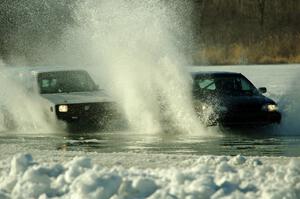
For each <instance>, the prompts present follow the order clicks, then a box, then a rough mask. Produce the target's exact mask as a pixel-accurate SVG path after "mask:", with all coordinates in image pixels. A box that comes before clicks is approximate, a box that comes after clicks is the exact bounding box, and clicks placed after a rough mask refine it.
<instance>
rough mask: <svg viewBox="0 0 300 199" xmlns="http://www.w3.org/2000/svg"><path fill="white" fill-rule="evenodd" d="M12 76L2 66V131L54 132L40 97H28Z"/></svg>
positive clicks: (0, 75)
mask: <svg viewBox="0 0 300 199" xmlns="http://www.w3.org/2000/svg"><path fill="white" fill-rule="evenodd" d="M11 75H12V74H11V71H10V69H7V68H5V67H4V66H0V92H1V97H0V105H1V106H0V131H1V132H3V131H5V132H7V131H10V132H15V133H17V132H22V133H26V132H28V133H34V132H39V133H41V132H53V130H54V127H53V126H52V125H51V124H50V123H49V121H47V120H46V118H45V115H44V111H43V107H42V105H41V103H40V101H39V100H38V96H36V95H28V93H27V91H26V90H25V89H24V88H23V86H21V85H20V84H18V82H16V81H14V80H13V79H12V76H11Z"/></svg>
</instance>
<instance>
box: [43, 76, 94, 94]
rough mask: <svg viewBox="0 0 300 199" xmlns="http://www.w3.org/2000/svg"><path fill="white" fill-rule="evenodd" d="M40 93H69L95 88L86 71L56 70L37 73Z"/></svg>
mask: <svg viewBox="0 0 300 199" xmlns="http://www.w3.org/2000/svg"><path fill="white" fill-rule="evenodd" d="M38 84H39V88H40V93H44V94H46V93H69V92H86V91H94V90H96V89H97V88H96V85H95V83H94V81H93V80H92V79H91V77H90V76H89V74H88V73H87V72H86V71H56V72H45V73H39V74H38Z"/></svg>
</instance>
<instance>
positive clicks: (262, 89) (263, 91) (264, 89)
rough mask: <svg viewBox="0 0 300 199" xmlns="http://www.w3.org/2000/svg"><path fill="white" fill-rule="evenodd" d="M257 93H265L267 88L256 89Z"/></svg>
mask: <svg viewBox="0 0 300 199" xmlns="http://www.w3.org/2000/svg"><path fill="white" fill-rule="evenodd" d="M258 91H259V92H260V93H266V92H267V88H266V87H261V88H259V89H258Z"/></svg>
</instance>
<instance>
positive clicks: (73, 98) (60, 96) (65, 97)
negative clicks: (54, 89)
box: [41, 91, 113, 104]
mask: <svg viewBox="0 0 300 199" xmlns="http://www.w3.org/2000/svg"><path fill="white" fill-rule="evenodd" d="M41 96H42V97H43V98H45V99H47V100H49V101H50V102H52V103H54V104H79V103H95V102H112V101H113V100H112V99H111V97H109V96H108V95H107V94H106V93H105V92H104V91H94V92H72V93H51V94H41Z"/></svg>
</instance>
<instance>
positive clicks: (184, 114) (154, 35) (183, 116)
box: [57, 0, 202, 133]
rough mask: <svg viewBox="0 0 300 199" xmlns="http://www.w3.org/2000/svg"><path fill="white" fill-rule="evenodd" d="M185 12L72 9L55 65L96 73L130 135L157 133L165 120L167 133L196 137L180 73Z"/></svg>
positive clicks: (154, 2) (136, 6)
mask: <svg viewBox="0 0 300 199" xmlns="http://www.w3.org/2000/svg"><path fill="white" fill-rule="evenodd" d="M191 9H192V7H191V4H190V3H189V2H188V1H172V2H167V1H161V0H151V1H143V2H141V1H131V0H128V1H121V0H114V1H100V2H98V1H85V2H84V3H78V5H77V9H76V11H75V12H74V13H75V21H76V22H77V26H75V27H73V28H70V29H69V30H68V31H67V32H66V34H65V38H64V39H63V41H65V42H64V47H65V51H64V53H61V54H60V55H57V59H61V60H63V59H65V58H66V57H68V60H76V61H77V64H78V63H82V64H83V65H93V66H95V67H97V73H99V74H100V75H99V76H100V77H101V78H102V79H105V82H108V87H109V90H110V91H111V93H112V95H113V96H115V97H116V99H117V101H119V102H120V103H121V104H122V107H123V109H124V111H125V113H126V115H127V118H128V120H129V122H130V124H131V127H132V128H133V129H135V130H137V131H142V132H143V133H145V132H159V131H161V130H162V128H164V126H165V125H164V124H165V122H162V120H163V118H164V119H166V118H167V120H168V125H167V126H168V127H170V126H172V129H173V130H174V129H177V130H179V131H183V132H195V133H201V132H202V130H201V126H200V125H199V122H198V121H197V119H196V116H195V114H194V111H193V108H192V106H191V105H192V101H191V96H190V92H189V91H190V85H189V83H190V82H189V81H190V77H189V74H188V72H187V71H185V67H184V65H186V63H187V57H186V56H185V53H186V50H187V49H189V47H190V46H189V45H190V44H191V40H192V33H191V32H190V25H191V24H189V17H190V13H191ZM161 102H162V103H161ZM161 104H164V109H165V111H164V113H162V112H161ZM162 114H164V116H165V117H163V118H162Z"/></svg>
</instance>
